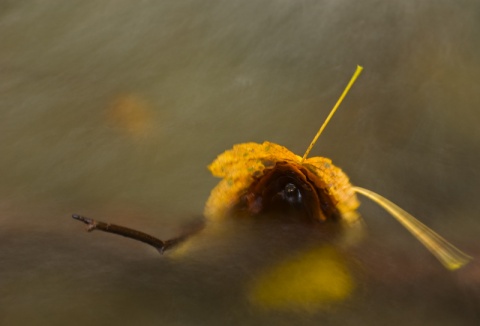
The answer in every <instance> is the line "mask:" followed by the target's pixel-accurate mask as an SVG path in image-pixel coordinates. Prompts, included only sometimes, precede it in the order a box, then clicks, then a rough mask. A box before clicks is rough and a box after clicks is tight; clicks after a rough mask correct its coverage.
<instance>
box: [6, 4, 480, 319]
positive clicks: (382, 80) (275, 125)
mask: <svg viewBox="0 0 480 326" xmlns="http://www.w3.org/2000/svg"><path fill="white" fill-rule="evenodd" d="M479 58H480V4H479V3H478V1H474V0H472V1H468V0H462V1H441V2H439V1H422V2H418V1H403V0H395V1H374V0H368V1H349V0H345V1H288V0H278V1H253V0H252V1H193V0H189V1H139V2H131V1H123V0H121V1H69V2H68V3H67V2H63V1H42V2H37V1H2V2H1V3H0V136H1V141H0V225H1V226H0V248H1V250H0V324H1V325H27V324H35V325H44V324H45V325H64V324H71V325H87V324H88V325H104V324H107V323H108V324H119V325H129V324H139V325H226V324H229V325H265V324H279V325H292V324H295V325H319V324H328V325H387V324H393V323H395V324H397V325H428V324H431V325H474V324H476V323H478V321H479V320H480V313H479V311H480V309H479V307H480V277H479V275H480V267H479V263H478V261H473V262H472V263H471V264H470V265H469V266H467V267H466V268H465V269H463V270H460V271H457V272H455V273H451V272H447V271H445V270H444V269H443V268H442V267H441V265H440V264H438V262H437V261H436V260H435V259H434V258H433V257H432V256H431V255H430V254H429V253H428V252H427V251H426V250H425V249H424V248H423V247H422V246H421V245H420V244H419V243H418V242H417V241H416V240H414V239H413V238H412V237H411V236H410V235H409V234H408V233H407V232H406V231H405V230H404V229H402V227H401V226H400V225H399V224H398V223H397V222H395V221H394V220H393V219H392V218H391V217H389V216H388V215H387V214H386V213H384V212H383V211H382V210H381V209H380V208H377V207H376V206H375V205H374V204H371V203H369V202H368V201H367V200H366V199H365V200H364V199H362V207H361V210H360V211H361V213H362V215H363V216H364V218H365V221H366V223H367V225H368V237H367V238H366V239H365V240H364V241H363V242H362V243H360V244H357V245H356V246H355V247H353V248H350V249H349V250H347V251H345V252H343V253H342V255H344V259H345V261H347V262H348V265H349V266H350V270H351V275H352V278H353V279H354V280H355V284H356V285H355V290H354V291H353V292H352V293H351V295H350V296H349V297H348V298H346V299H345V300H343V301H342V302H339V303H335V304H332V305H331V306H328V307H327V308H326V309H318V311H308V312H307V311H303V310H301V309H290V310H288V309H287V311H284V310H282V311H279V310H275V309H274V310H269V309H265V308H264V307H263V308H262V307H258V306H257V305H255V303H254V302H252V300H250V299H249V297H248V293H247V290H246V289H248V284H250V283H251V282H254V281H255V280H256V279H257V278H258V274H259V273H260V272H259V271H261V270H262V269H264V268H266V266H267V265H269V264H271V263H272V264H273V263H274V262H277V261H281V260H282V254H283V253H286V252H288V250H286V248H290V247H295V248H296V247H299V246H301V243H302V241H304V240H305V239H307V238H309V237H310V236H311V235H310V236H306V235H305V233H309V231H308V230H305V229H302V228H300V229H299V228H297V227H292V228H291V229H288V228H287V231H285V230H286V229H285V228H282V227H280V231H279V232H278V233H276V232H274V231H275V227H270V226H265V225H259V226H258V228H256V227H255V226H254V225H248V226H245V225H236V224H230V223H227V224H226V225H225V227H224V229H223V230H221V232H212V234H211V235H209V234H210V233H208V232H207V233H206V234H205V235H204V236H202V237H200V239H199V243H200V244H199V245H198V247H197V250H193V253H191V254H186V255H185V256H184V257H181V259H179V258H174V257H173V255H172V256H169V255H165V256H163V257H159V255H158V254H157V253H156V252H155V251H154V250H152V249H150V248H148V247H146V246H144V245H142V244H139V243H135V242H133V241H129V240H126V239H122V238H119V237H115V236H110V235H106V234H100V233H93V234H87V233H86V232H83V227H82V225H80V224H79V223H78V222H75V221H73V220H71V218H70V217H69V216H70V215H71V214H72V213H80V214H84V215H87V216H90V217H94V218H99V219H103V220H108V221H111V222H115V223H118V224H127V225H129V226H132V227H135V228H138V229H141V230H145V231H148V232H150V233H152V234H155V235H157V236H159V237H162V238H168V237H172V236H175V235H176V234H178V232H180V231H181V230H182V226H184V225H185V224H188V223H190V222H192V221H196V220H199V219H201V216H202V210H203V204H204V202H205V200H206V199H207V198H208V195H209V192H210V190H211V188H212V187H214V186H215V184H216V182H217V180H216V179H214V178H213V177H212V176H211V175H210V173H209V172H208V171H207V170H206V165H208V164H209V163H210V162H211V161H212V160H213V159H214V158H215V157H216V156H217V155H218V154H220V153H221V152H223V151H224V150H226V149H228V148H230V147H231V146H232V145H233V144H236V143H241V142H246V141H256V142H262V141H264V140H269V141H272V142H276V143H279V144H282V145H284V146H287V147H288V148H289V149H291V150H292V151H294V152H296V153H298V154H300V155H301V154H303V152H304V150H305V149H306V147H307V146H308V144H309V142H310V140H311V138H312V137H313V135H314V134H315V132H316V130H317V129H318V127H319V126H320V124H321V123H322V122H323V120H324V118H325V117H326V116H327V114H328V112H329V110H330V108H331V107H332V106H333V104H334V103H335V101H336V99H337V98H338V96H339V95H340V93H341V91H342V90H343V88H344V86H345V84H346V83H347V82H348V79H349V78H350V76H351V74H352V73H353V71H354V70H355V66H356V65H357V64H361V65H363V66H364V68H365V70H364V72H363V74H362V76H361V77H360V78H359V80H358V81H357V84H356V85H355V86H354V87H353V89H352V91H351V92H350V94H349V95H348V97H347V99H346V100H345V102H344V103H343V105H342V107H341V108H340V110H339V111H338V113H337V115H336V116H335V117H334V119H333V120H332V122H331V124H330V125H329V126H328V128H327V129H326V131H325V133H324V134H323V136H322V137H321V138H320V140H319V142H318V143H317V145H316V147H315V148H314V150H313V151H312V153H311V155H315V156H326V157H330V158H332V160H333V161H334V163H335V164H336V165H338V166H340V167H341V168H342V169H343V170H344V171H345V172H346V173H347V174H348V175H349V176H350V178H351V180H352V182H353V183H354V184H356V185H359V186H362V187H365V188H368V189H372V190H374V191H376V192H378V193H380V194H382V195H384V196H385V197H387V198H389V199H391V200H392V201H393V202H395V203H397V204H399V205H400V206H401V207H403V208H404V209H406V210H407V211H409V212H411V213H412V214H413V215H415V216H416V217H418V218H419V219H421V220H422V221H423V222H425V223H426V224H427V225H429V226H430V227H431V228H433V229H434V230H436V231H437V232H439V233H440V234H441V235H443V236H444V237H445V238H447V239H448V240H450V241H451V242H453V243H455V244H456V245H457V246H458V247H460V248H462V249H464V250H465V251H466V252H468V253H469V254H471V255H472V256H476V255H478V254H479V253H480V245H479V243H478V234H479V232H480V223H479V212H480V201H479V200H478V198H477V197H478V193H479V191H480V173H479V172H478V167H479V166H480V151H479V150H480V148H479V144H480V129H479V127H478V126H479V125H480V92H479V90H480V79H479V76H480V59H479ZM125 98H128V99H131V98H134V99H135V100H134V103H135V104H134V105H131V106H129V105H127V104H125V103H126V102H128V100H125ZM122 99H124V100H123V102H122ZM119 101H120V102H119ZM115 103H117V104H115ZM118 103H121V104H118ZM122 103H123V104H122ZM128 103H130V102H128ZM124 107H128V108H131V107H133V109H131V110H130V109H128V110H130V111H128V110H127V111H124V110H123V111H122V108H124ZM112 112H113V113H112ZM125 112H127V113H125ZM132 112H133V113H132ZM132 121H136V122H132ZM270 230H272V232H270ZM213 233H214V234H213ZM307 242H308V241H307ZM288 243H292V246H290V245H287V244H288ZM308 243H309V244H311V243H310V242H308ZM293 244H294V245H293ZM292 250H293V249H292ZM295 250H296V249H295ZM288 254H292V252H288ZM477 260H478V259H477Z"/></svg>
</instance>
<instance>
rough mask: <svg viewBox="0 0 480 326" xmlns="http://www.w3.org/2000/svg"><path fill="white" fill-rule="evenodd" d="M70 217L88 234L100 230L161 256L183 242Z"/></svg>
mask: <svg viewBox="0 0 480 326" xmlns="http://www.w3.org/2000/svg"><path fill="white" fill-rule="evenodd" d="M72 217H73V218H74V219H75V220H77V221H80V222H83V223H85V224H86V225H87V231H88V232H91V231H93V230H100V231H103V232H108V233H114V234H118V235H121V236H124V237H127V238H130V239H134V240H138V241H141V242H143V243H146V244H149V245H151V246H153V247H154V248H155V249H157V250H158V252H159V253H161V254H163V252H164V251H165V250H167V249H169V248H170V247H173V246H174V245H176V244H178V243H179V242H180V241H182V240H184V237H181V238H176V239H172V240H167V241H162V240H160V239H157V238H155V237H153V236H151V235H149V234H146V233H143V232H140V231H137V230H134V229H130V228H127V227H124V226H120V225H116V224H110V223H104V222H100V221H95V220H94V219H91V218H88V217H85V216H81V215H77V214H73V215H72Z"/></svg>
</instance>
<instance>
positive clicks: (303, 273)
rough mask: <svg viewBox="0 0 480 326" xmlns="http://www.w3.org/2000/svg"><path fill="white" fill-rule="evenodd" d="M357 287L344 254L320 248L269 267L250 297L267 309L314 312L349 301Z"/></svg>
mask: <svg viewBox="0 0 480 326" xmlns="http://www.w3.org/2000/svg"><path fill="white" fill-rule="evenodd" d="M354 287H355V285H354V281H353V279H352V277H351V275H350V273H349V270H348V268H347V266H346V264H345V262H344V261H343V259H342V257H341V256H340V254H339V253H338V252H337V251H336V250H335V249H334V248H331V247H320V248H315V249H313V250H309V251H308V252H305V253H303V254H301V255H299V256H295V257H293V258H291V259H288V260H287V261H284V262H282V263H280V264H278V265H276V266H274V267H273V268H271V269H268V270H266V271H265V272H264V273H263V274H262V275H260V276H259V277H258V278H257V279H256V281H255V282H254V284H252V286H251V288H250V293H249V296H250V299H251V301H252V302H253V303H254V304H255V305H258V306H260V307H262V308H266V309H275V310H304V311H310V312H314V311H317V310H319V309H325V308H328V307H331V306H332V304H334V303H338V302H341V301H342V300H345V299H346V298H348V297H349V296H350V295H351V293H352V292H353V289H354Z"/></svg>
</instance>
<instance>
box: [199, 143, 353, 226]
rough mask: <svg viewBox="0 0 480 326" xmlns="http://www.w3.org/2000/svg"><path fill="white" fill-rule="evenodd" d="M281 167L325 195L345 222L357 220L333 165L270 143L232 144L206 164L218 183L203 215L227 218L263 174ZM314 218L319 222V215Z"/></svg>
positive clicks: (347, 191)
mask: <svg viewBox="0 0 480 326" xmlns="http://www.w3.org/2000/svg"><path fill="white" fill-rule="evenodd" d="M281 165H283V166H287V167H288V168H289V169H291V170H292V171H296V172H297V174H299V175H298V177H299V178H303V179H305V180H308V182H310V183H312V185H313V186H314V187H315V188H316V189H317V190H318V191H321V192H322V193H325V194H326V195H327V196H328V197H329V199H330V200H331V201H332V204H333V206H334V207H335V208H336V209H337V210H338V213H339V214H340V216H341V217H342V218H343V219H344V220H345V221H347V222H353V221H355V220H357V218H358V215H357V214H356V213H355V210H356V209H357V207H358V206H359V202H358V200H357V198H356V195H355V192H354V191H353V190H352V188H351V185H350V182H349V180H348V177H347V176H346V175H345V173H343V172H342V170H340V169H339V168H338V167H336V166H334V165H333V164H332V161H331V160H330V159H327V158H323V157H312V158H308V159H306V160H304V161H303V162H302V158H301V157H300V156H298V155H295V154H294V153H292V152H291V151H289V150H288V149H287V148H286V147H283V146H280V145H277V144H274V143H271V142H264V143H263V144H258V143H244V144H238V145H235V146H234V147H233V148H232V149H231V150H228V151H226V152H224V153H222V154H221V155H219V156H218V157H217V159H216V160H215V161H213V163H212V164H211V165H209V167H208V168H209V170H210V171H211V172H212V174H213V175H214V176H216V177H220V178H222V180H221V181H220V183H219V184H218V185H217V186H216V187H215V188H214V189H213V190H212V192H211V194H210V197H209V199H208V200H207V203H206V205H205V216H206V217H207V218H210V219H218V218H222V217H224V216H226V215H228V213H229V212H230V210H231V209H232V208H233V207H234V206H235V205H237V204H238V203H239V201H240V199H241V197H242V196H243V195H245V194H247V193H248V191H249V188H250V187H251V186H252V185H253V184H254V183H255V182H258V180H260V179H261V178H262V177H263V176H264V175H265V173H266V172H267V171H271V170H274V169H277V168H278V167H279V166H281ZM318 218H319V219H322V217H320V216H318Z"/></svg>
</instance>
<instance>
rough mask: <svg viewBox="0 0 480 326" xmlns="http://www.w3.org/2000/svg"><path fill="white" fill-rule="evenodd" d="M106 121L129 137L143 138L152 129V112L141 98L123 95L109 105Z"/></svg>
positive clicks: (133, 95)
mask: <svg viewBox="0 0 480 326" xmlns="http://www.w3.org/2000/svg"><path fill="white" fill-rule="evenodd" d="M107 120H108V121H109V122H110V123H111V124H112V125H114V126H115V127H116V128H117V129H119V130H121V131H122V132H124V133H126V134H127V135H129V136H133V137H139V136H144V135H146V133H147V132H148V131H149V130H150V129H151V127H152V120H153V110H152V108H151V107H150V105H149V103H147V101H145V100H144V99H142V98H141V97H139V96H137V95H135V94H123V95H120V96H118V97H117V98H115V99H114V100H113V101H112V103H111V104H110V107H109V108H108V111H107Z"/></svg>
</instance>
